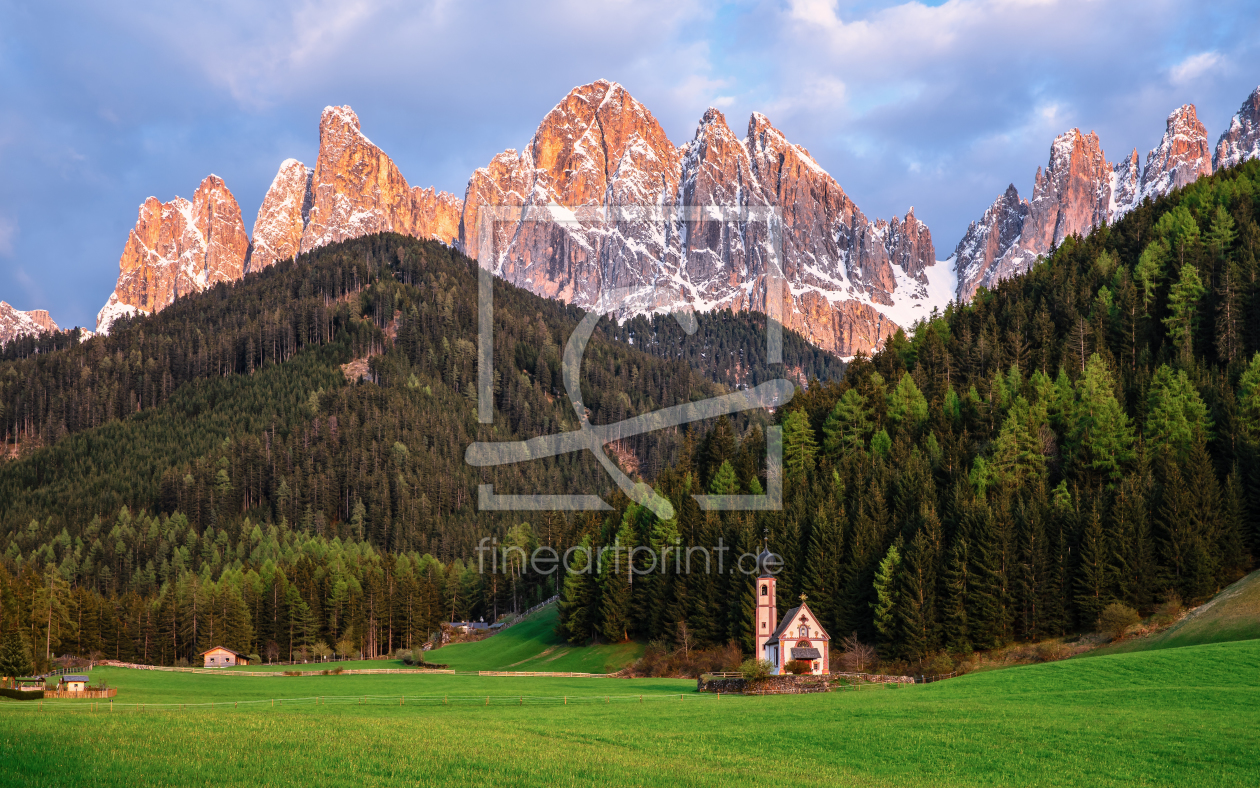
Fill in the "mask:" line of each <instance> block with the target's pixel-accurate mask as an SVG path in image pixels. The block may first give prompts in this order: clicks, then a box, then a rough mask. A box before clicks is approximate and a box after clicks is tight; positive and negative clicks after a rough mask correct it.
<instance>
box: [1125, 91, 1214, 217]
mask: <svg viewBox="0 0 1260 788" xmlns="http://www.w3.org/2000/svg"><path fill="white" fill-rule="evenodd" d="M1211 174H1212V146H1211V145H1210V144H1208V136H1207V129H1205V128H1204V127H1203V124H1202V123H1200V122H1199V117H1198V115H1197V113H1196V112H1195V109H1194V105H1193V104H1184V105H1182V106H1181V107H1178V108H1177V109H1175V110H1173V112H1172V114H1171V115H1169V116H1168V125H1167V129H1166V130H1165V131H1164V138H1163V139H1162V140H1160V141H1159V145H1158V146H1156V147H1155V148H1152V149H1151V152H1150V153H1148V154H1147V155H1146V168H1145V169H1143V170H1142V195H1141V196H1142V198H1143V199H1145V198H1146V197H1152V198H1154V197H1158V196H1161V195H1164V194H1167V193H1168V192H1170V191H1172V190H1173V189H1176V188H1179V187H1181V186H1185V185H1186V184H1188V183H1194V182H1195V181H1196V180H1197V179H1198V178H1199V176H1200V175H1211Z"/></svg>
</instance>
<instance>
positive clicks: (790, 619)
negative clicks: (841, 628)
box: [770, 602, 831, 640]
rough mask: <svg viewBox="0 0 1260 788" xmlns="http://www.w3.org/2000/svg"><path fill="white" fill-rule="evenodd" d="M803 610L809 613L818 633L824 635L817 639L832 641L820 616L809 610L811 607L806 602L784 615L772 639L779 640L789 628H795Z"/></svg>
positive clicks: (771, 634)
mask: <svg viewBox="0 0 1260 788" xmlns="http://www.w3.org/2000/svg"><path fill="white" fill-rule="evenodd" d="M802 608H804V609H805V612H807V613H809V619H810V621H812V622H814V626H816V627H818V631H819V632H821V633H822V634H821V635H820V636H819V637H818V638H817V639H818V640H831V635H828V634H827V630H825V629H823V626H822V623H821V622H819V620H818V616H817V615H815V614H814V611H812V610H810V609H809V605H807V604H805V603H804V602H802V603H801V604H799V605H797V606H796V607H794V608H792V609H791V610H789V611H788V612H786V613H784V614H783V618H782V619H781V620H780V621H779V626H777V627H775V630H774V631H773V632H771V633H770V639H771V640H778V639H779V638H780V637H782V636H783V633H784V632H787V630H788V628H789V627H793V626H795V625H796V619H797V616H798V614H799V613H800V612H801V609H802Z"/></svg>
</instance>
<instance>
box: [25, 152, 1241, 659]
mask: <svg viewBox="0 0 1260 788" xmlns="http://www.w3.org/2000/svg"><path fill="white" fill-rule="evenodd" d="M1258 223H1260V160H1253V161H1250V162H1246V163H1244V164H1241V165H1239V166H1237V167H1234V168H1231V169H1227V170H1223V171H1221V172H1218V173H1217V174H1215V175H1213V176H1211V177H1204V178H1201V179H1199V180H1198V181H1196V182H1194V183H1193V184H1191V185H1189V186H1187V187H1185V188H1182V189H1179V190H1176V191H1174V192H1172V193H1171V194H1169V195H1168V196H1165V197H1161V198H1159V199H1157V200H1154V201H1147V202H1146V203H1144V204H1143V205H1141V206H1140V207H1138V208H1137V209H1135V210H1133V211H1132V212H1131V213H1129V214H1127V215H1125V217H1124V218H1123V219H1121V220H1120V221H1119V222H1117V223H1116V224H1115V225H1114V226H1102V227H1100V228H1098V229H1096V230H1095V231H1093V232H1092V233H1090V235H1089V236H1087V237H1084V238H1079V237H1070V238H1068V239H1067V240H1065V241H1064V242H1063V243H1062V244H1061V245H1059V246H1058V247H1057V248H1056V249H1054V250H1053V252H1051V253H1050V254H1049V255H1047V257H1046V259H1044V260H1043V261H1042V262H1040V263H1039V264H1038V265H1036V266H1035V267H1034V268H1033V269H1032V270H1030V271H1029V272H1028V273H1026V274H1023V275H1021V276H1018V277H1015V278H1012V279H1008V280H1006V281H1003V282H1001V283H1000V284H999V285H997V286H996V287H995V289H992V290H987V291H986V290H983V289H982V290H981V291H980V292H979V293H978V294H977V295H976V297H975V298H974V299H973V300H972V301H971V302H970V303H967V304H962V305H960V304H951V305H950V306H949V307H948V308H947V309H946V310H945V311H944V313H943V314H934V315H933V316H932V318H931V319H930V320H927V321H925V322H923V323H920V324H919V325H918V326H916V327H915V328H914V330H913V331H912V332H911V335H910V336H907V335H906V334H903V333H899V334H897V335H896V336H894V337H893V338H892V339H890V340H889V341H888V342H887V343H886V344H885V346H884V347H883V349H882V350H880V351H879V352H877V353H875V354H874V355H872V356H870V357H865V356H863V355H861V354H859V355H858V356H857V357H855V358H854V359H852V361H850V362H849V363H848V364H845V363H844V362H842V361H841V360H840V359H838V358H835V357H833V356H830V355H829V354H827V353H825V352H823V351H821V350H819V349H817V348H815V347H813V346H811V345H809V344H808V343H807V342H805V340H804V339H802V338H801V337H800V336H798V335H796V334H793V333H791V332H788V331H785V332H784V349H783V364H782V365H772V364H769V363H767V359H766V356H765V341H764V328H765V317H764V316H763V315H759V314H755V313H732V312H729V311H725V312H715V313H710V314H704V315H699V316H698V318H699V320H698V322H699V328H698V330H697V331H696V332H695V334H693V335H690V336H688V335H686V334H685V333H684V332H683V331H682V330H681V329H680V328H679V327H678V325H677V324H676V323H675V322H673V321H672V319H670V318H668V317H659V318H655V319H652V320H648V319H645V318H635V319H632V320H629V321H626V322H624V323H621V324H618V323H617V322H615V321H611V320H603V321H601V323H600V324H599V327H598V328H597V330H596V333H595V336H594V337H593V339H592V341H591V343H590V345H589V346H588V347H587V349H586V353H585V361H584V364H583V366H582V393H583V402H584V404H585V406H586V407H587V408H588V410H589V413H590V420H591V422H592V423H595V424H609V423H614V422H618V421H621V420H623V419H625V418H627V417H630V416H634V415H637V414H642V413H648V412H651V411H654V410H657V409H660V408H663V407H669V406H672V405H677V404H681V403H687V402H693V401H698V400H701V399H705V398H708V397H713V396H717V395H720V394H723V393H727V392H730V391H733V390H736V389H739V388H743V387H746V386H749V385H755V384H757V383H760V382H764V381H767V380H771V379H774V378H779V377H787V378H788V379H790V380H792V381H793V382H795V383H797V384H798V389H797V391H796V394H795V396H794V397H793V398H792V400H791V401H790V403H789V404H787V405H786V406H785V407H782V408H779V409H777V410H776V411H774V412H773V413H771V412H765V411H762V412H755V411H751V412H745V413H741V414H737V415H736V416H732V417H730V418H727V417H723V418H720V419H716V420H712V421H709V422H705V423H703V424H700V423H697V424H693V425H690V426H689V427H684V428H676V429H670V430H662V431H659V432H653V433H646V434H642V435H637V436H634V437H627V438H625V439H624V440H621V441H618V442H616V443H615V444H612V445H610V446H609V454H610V456H613V457H614V458H615V460H616V462H617V463H618V465H619V466H620V467H621V468H622V469H623V470H624V471H626V472H627V473H628V474H630V475H631V476H633V477H635V478H638V479H642V480H644V481H646V482H648V483H650V484H651V485H652V486H653V487H654V488H655V489H656V490H657V491H658V492H659V493H660V494H662V495H664V496H665V497H667V498H668V499H669V500H670V501H671V503H672V504H673V507H674V511H675V516H674V517H673V518H671V519H669V520H661V519H659V518H658V517H657V516H656V515H655V514H653V512H652V511H651V510H649V509H647V508H644V507H642V506H639V505H638V504H634V503H632V502H631V501H629V500H628V499H627V498H626V497H625V496H624V495H622V494H621V493H620V492H618V491H617V488H616V486H615V485H614V484H613V483H612V482H611V480H610V479H609V478H608V476H607V474H606V473H604V471H603V468H602V467H601V466H600V465H599V463H598V462H597V461H596V460H595V459H594V458H593V457H592V456H590V453H589V452H577V453H573V454H568V455H560V456H557V457H554V458H550V459H543V460H534V461H531V462H528V463H522V464H518V465H504V466H498V467H493V468H474V467H472V466H470V465H468V464H467V463H465V461H464V451H465V449H466V448H467V447H468V445H469V444H470V443H472V442H474V441H479V440H496V441H505V440H522V439H525V438H531V437H536V436H540V435H547V434H553V433H557V432H563V431H567V430H573V429H576V428H577V426H578V422H577V418H576V416H575V414H574V411H573V407H572V405H571V403H570V401H569V399H568V396H567V394H566V393H565V390H564V384H563V381H562V375H561V357H562V354H563V352H564V346H565V343H566V341H567V339H568V336H569V334H570V333H571V332H572V331H573V329H574V327H575V326H576V325H577V323H578V321H579V320H580V319H581V317H582V312H581V310H579V309H577V308H575V307H571V306H566V305H564V304H562V303H559V302H556V301H551V300H546V299H543V298H540V297H537V296H534V295H532V294H530V293H527V292H525V291H523V290H519V289H517V288H514V287H512V286H511V285H508V284H506V283H504V282H502V281H497V280H496V281H495V284H494V287H495V291H494V293H495V294H494V298H495V310H494V332H495V334H494V397H495V402H494V409H495V419H494V423H493V424H489V425H483V424H479V423H478V421H477V405H478V403H477V387H476V382H477V303H476V293H477V268H476V263H475V262H473V261H470V260H468V259H467V258H465V257H463V256H462V255H460V254H459V253H458V252H456V251H454V250H452V249H450V248H448V247H445V246H443V245H441V244H438V243H436V242H426V241H419V240H416V239H413V238H409V237H405V236H401V235H392V234H385V235H375V236H369V237H364V238H360V239H357V240H352V241H347V242H344V243H340V244H335V245H332V246H328V247H325V248H322V249H319V250H316V251H314V252H312V253H309V254H303V255H302V256H300V257H299V258H298V259H297V260H296V261H291V262H282V263H279V264H277V265H275V266H274V267H271V268H268V269H265V270H264V271H262V272H259V273H252V274H248V275H247V276H246V277H245V278H244V279H243V280H241V281H239V282H237V283H235V284H234V285H226V284H221V285H218V286H216V287H214V288H213V289H210V290H208V291H206V292H204V293H201V294H196V295H192V296H188V297H184V298H180V299H178V300H177V301H176V302H175V303H174V304H173V305H171V306H170V307H168V308H166V309H164V310H162V311H161V312H159V313H157V314H155V315H152V316H143V317H138V318H132V319H123V320H120V321H119V322H118V323H116V324H115V326H114V328H113V331H112V332H111V333H110V334H109V335H108V336H97V337H93V338H91V339H84V337H83V336H82V335H81V334H80V333H79V332H70V333H56V334H42V335H40V336H38V337H23V338H20V339H17V340H15V341H13V342H11V343H9V344H8V345H6V346H4V347H3V349H2V350H0V439H2V440H3V446H2V450H3V457H4V459H3V460H2V461H0V592H2V593H0V599H3V606H4V609H3V610H2V611H0V629H2V630H3V632H0V636H4V635H8V634H10V633H13V632H17V633H19V634H20V635H21V637H22V639H23V641H24V643H25V644H26V647H27V649H28V650H29V653H30V656H31V658H32V660H33V661H34V662H35V663H36V664H37V665H39V664H45V663H47V661H48V660H49V658H50V657H52V656H56V655H60V654H64V653H73V654H80V655H83V656H87V655H89V654H94V653H95V654H99V655H101V656H103V657H105V658H109V659H119V660H126V661H135V662H147V663H152V664H174V663H176V662H177V661H179V660H188V659H191V658H192V657H193V656H194V655H195V654H197V653H198V652H200V651H202V650H204V649H206V648H208V647H210V646H211V645H223V646H226V647H228V648H232V649H235V650H238V651H241V652H243V653H245V654H258V655H263V656H264V657H265V658H269V659H291V658H293V657H294V655H295V654H298V653H301V652H303V650H306V649H309V648H310V647H311V646H312V645H313V644H316V643H327V644H335V643H347V644H350V645H349V647H352V648H353V649H355V650H358V651H361V652H363V653H364V654H365V655H367V656H374V655H378V654H384V653H388V652H392V651H394V650H395V649H397V648H412V647H415V646H418V645H420V644H421V643H423V642H425V641H427V640H429V639H430V638H431V636H432V634H433V633H434V632H435V631H436V630H437V629H438V624H439V622H442V621H451V620H461V619H475V618H485V619H486V620H487V621H490V620H493V619H495V618H497V617H498V616H500V615H502V614H503V613H506V612H513V611H522V610H524V609H525V608H527V607H530V606H531V605H533V604H536V603H537V602H539V601H542V600H544V599H547V598H549V597H551V596H553V595H556V594H559V595H560V597H561V599H560V613H561V616H560V625H559V626H560V628H561V630H562V634H563V635H564V637H565V638H567V639H568V640H569V641H571V642H573V643H575V644H582V643H589V642H594V641H598V642H616V641H621V640H624V639H627V638H632V639H638V640H659V641H665V642H672V641H674V640H675V639H677V638H679V637H680V636H681V635H680V632H682V631H685V632H686V633H687V637H692V638H694V640H695V643H696V644H697V645H701V646H726V645H727V644H729V643H731V642H734V643H736V644H738V645H739V646H740V647H741V648H742V650H743V651H744V653H745V654H750V653H751V651H752V636H753V632H752V604H753V597H752V577H751V576H750V575H748V574H746V573H743V572H739V571H730V568H731V567H730V565H729V563H728V564H727V567H726V568H725V569H724V570H723V572H721V573H719V572H716V571H708V572H706V571H699V570H698V568H697V567H696V566H693V567H692V571H691V573H690V574H686V573H679V572H674V571H655V572H647V571H642V572H635V571H632V570H634V569H639V570H644V569H645V567H642V566H638V567H635V566H634V565H632V564H629V563H627V562H624V561H623V562H619V563H610V562H601V563H600V565H599V566H598V567H588V566H584V565H582V564H581V562H579V563H578V565H575V566H574V569H575V571H572V572H568V573H565V572H563V571H562V572H557V573H552V574H542V573H539V572H537V571H535V570H534V569H533V568H532V567H530V566H529V565H528V564H527V563H525V562H520V561H508V562H506V563H505V564H503V565H499V564H498V563H497V562H496V563H495V566H494V568H493V569H494V571H491V567H490V566H487V565H484V564H479V558H480V556H479V554H478V552H477V546H478V544H479V543H480V540H482V539H483V538H485V537H491V538H493V540H494V542H495V544H496V545H498V546H500V547H502V546H514V547H520V548H521V549H522V550H523V551H526V552H528V551H530V550H532V549H533V548H535V547H538V546H549V547H551V548H553V549H555V550H557V551H559V552H564V551H566V550H569V549H570V548H573V547H585V548H587V549H588V550H589V551H590V553H589V554H591V555H598V554H599V551H600V549H601V548H604V547H607V546H609V545H612V544H617V545H619V546H620V547H621V548H622V549H625V548H630V547H633V546H649V547H653V548H655V549H657V550H660V549H661V548H663V547H664V546H668V545H685V546H691V545H696V546H713V545H717V544H719V540H720V543H721V544H722V545H724V546H727V547H729V552H728V553H727V555H728V556H729V557H734V556H739V555H740V554H742V553H757V552H760V550H761V549H762V544H763V541H764V542H765V543H766V544H767V545H768V547H769V549H770V551H772V552H774V553H777V554H778V555H780V556H782V559H783V571H782V572H781V574H780V575H779V597H780V599H781V600H794V599H796V598H797V597H798V596H799V595H800V594H806V595H807V597H808V600H809V604H810V607H811V608H812V609H813V610H814V611H815V612H816V613H817V614H818V615H819V616H820V617H821V618H822V623H823V624H824V625H825V626H826V628H827V629H828V630H829V631H830V633H831V634H832V637H833V638H839V637H841V636H845V635H848V634H849V633H857V635H858V637H859V638H860V639H862V640H863V641H864V642H869V643H872V644H875V645H876V648H877V649H878V651H879V655H880V657H881V658H882V659H885V660H903V661H906V662H910V663H915V662H922V661H924V660H926V659H928V658H930V657H931V656H932V655H934V654H936V653H939V652H940V651H942V650H949V651H951V652H965V651H968V650H972V649H986V648H991V647H995V646H999V645H1003V644H1007V643H1011V642H1016V641H1021V640H1034V639H1039V638H1043V637H1048V636H1053V635H1059V634H1064V633H1069V632H1074V631H1082V630H1089V629H1092V628H1093V627H1094V626H1095V624H1096V622H1097V620H1098V617H1099V615H1100V613H1101V611H1102V610H1103V608H1105V607H1106V606H1107V605H1108V604H1110V603H1111V602H1114V601H1120V602H1124V603H1125V604H1127V605H1129V606H1131V607H1133V608H1135V609H1137V610H1139V611H1149V610H1151V609H1153V608H1154V607H1155V606H1156V605H1158V604H1159V603H1161V602H1163V601H1165V600H1166V599H1168V598H1170V597H1171V596H1173V595H1176V596H1177V597H1179V598H1180V599H1182V600H1185V601H1187V602H1191V601H1195V600H1201V599H1204V598H1206V597H1208V596H1210V595H1212V594H1213V593H1215V592H1216V591H1217V590H1219V589H1221V588H1223V587H1224V586H1225V585H1227V584H1229V583H1230V582H1232V581H1233V580H1235V579H1237V578H1239V577H1241V576H1242V575H1243V574H1244V573H1246V572H1247V571H1249V570H1250V569H1252V568H1253V567H1254V563H1255V562H1254V557H1255V556H1260V282H1258V281H1257V278H1258V276H1260V261H1257V255H1258V254H1260V224H1258ZM770 426H777V427H780V428H781V430H782V436H783V467H782V470H781V473H782V479H783V508H782V510H781V511H768V512H752V511H748V512H714V511H702V510H701V509H700V508H699V506H698V505H697V504H696V502H695V500H694V498H692V497H691V496H692V495H693V494H696V493H709V494H760V493H762V492H763V491H764V490H765V488H766V485H767V468H766V462H767V460H766V430H767V428H768V427H770ZM482 484H493V485H494V488H495V490H496V492H503V493H520V494H529V493H534V492H539V491H543V492H548V493H565V492H568V493H578V494H599V495H602V496H603V497H604V498H605V500H607V501H609V502H610V503H611V504H612V505H613V508H612V510H611V511H602V512H601V511H592V512H562V511H556V512H548V511H542V512H494V511H482V510H480V509H479V507H478V486H479V485H482ZM578 554H579V555H585V554H586V553H578ZM729 560H730V558H728V561H729ZM487 563H489V562H488V560H487ZM786 606H788V605H786V604H784V603H783V602H781V603H780V607H786ZM680 625H681V626H680Z"/></svg>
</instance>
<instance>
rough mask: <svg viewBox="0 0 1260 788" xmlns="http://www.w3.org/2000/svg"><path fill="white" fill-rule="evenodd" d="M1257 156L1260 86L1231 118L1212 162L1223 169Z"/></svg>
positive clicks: (1258, 156) (1259, 141)
mask: <svg viewBox="0 0 1260 788" xmlns="http://www.w3.org/2000/svg"><path fill="white" fill-rule="evenodd" d="M1255 158H1260V87H1257V88H1256V89H1255V90H1253V91H1251V95H1249V96H1247V99H1246V100H1245V101H1243V103H1242V106H1241V107H1239V108H1238V112H1236V113H1234V117H1232V118H1230V121H1229V128H1228V129H1226V130H1225V133H1224V134H1222V135H1221V138H1220V139H1219V140H1218V141H1217V143H1216V151H1215V152H1214V153H1213V154H1212V163H1213V166H1214V167H1215V168H1216V169H1222V168H1225V167H1233V166H1234V165H1235V164H1238V163H1240V162H1243V161H1246V160H1247V159H1255Z"/></svg>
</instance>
